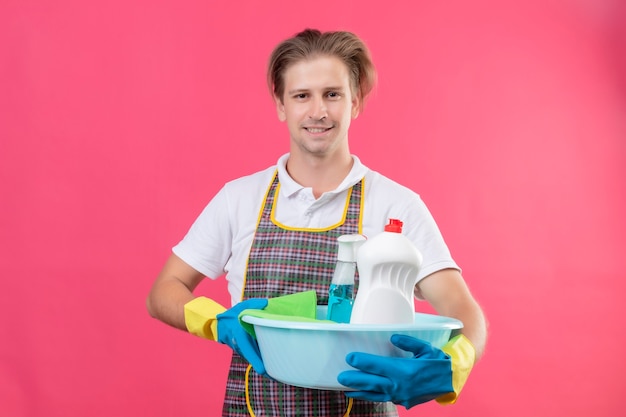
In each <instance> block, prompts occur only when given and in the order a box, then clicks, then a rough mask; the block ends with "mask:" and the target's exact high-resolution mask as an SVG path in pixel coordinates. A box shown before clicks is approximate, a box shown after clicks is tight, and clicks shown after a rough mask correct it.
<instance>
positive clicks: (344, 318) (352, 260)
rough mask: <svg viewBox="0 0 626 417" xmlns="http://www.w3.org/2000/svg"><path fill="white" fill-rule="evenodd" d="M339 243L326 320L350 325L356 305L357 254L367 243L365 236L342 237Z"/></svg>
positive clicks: (338, 240) (338, 239) (329, 291)
mask: <svg viewBox="0 0 626 417" xmlns="http://www.w3.org/2000/svg"><path fill="white" fill-rule="evenodd" d="M337 242H338V249H337V264H336V265H335V271H334V273H333V278H332V282H331V284H330V288H329V289H328V310H327V313H326V318H327V319H328V320H332V321H336V322H337V323H350V315H351V314H352V305H353V303H354V284H355V282H354V278H355V275H356V254H357V251H358V249H359V246H361V244H362V243H363V242H365V236H363V235H359V234H354V235H342V236H339V237H338V238H337Z"/></svg>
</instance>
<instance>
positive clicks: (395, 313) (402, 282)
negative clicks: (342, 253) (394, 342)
mask: <svg viewBox="0 0 626 417" xmlns="http://www.w3.org/2000/svg"><path fill="white" fill-rule="evenodd" d="M421 264H422V255H421V253H420V252H419V251H418V250H417V248H416V247H415V245H414V244H413V243H412V242H411V241H410V240H409V239H408V238H407V237H406V236H404V235H403V234H402V221H400V220H397V219H389V224H387V225H386V226H385V231H384V232H382V233H380V234H378V235H376V236H374V237H372V238H370V239H368V240H367V241H366V242H365V243H363V245H361V247H360V248H359V250H358V253H357V268H358V270H359V286H358V291H357V294H356V297H355V299H354V305H353V307H352V315H351V318H350V323H355V324H356V323H359V324H405V323H406V324H412V323H413V322H414V320H415V303H414V298H413V288H414V287H415V284H416V282H417V274H418V272H419V269H420V266H421Z"/></svg>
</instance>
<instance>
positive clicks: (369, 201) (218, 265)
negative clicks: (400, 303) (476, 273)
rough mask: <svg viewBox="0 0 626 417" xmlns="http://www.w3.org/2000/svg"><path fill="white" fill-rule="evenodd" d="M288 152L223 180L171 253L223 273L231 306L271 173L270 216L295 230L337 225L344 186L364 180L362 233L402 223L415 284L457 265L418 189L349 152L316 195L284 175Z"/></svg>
mask: <svg viewBox="0 0 626 417" xmlns="http://www.w3.org/2000/svg"><path fill="white" fill-rule="evenodd" d="M288 158H289V154H285V155H283V156H281V157H280V158H279V160H278V163H277V165H276V166H272V167H269V168H267V169H265V170H263V171H259V172H257V173H254V174H252V175H248V176H244V177H241V178H238V179H236V180H233V181H230V182H228V183H226V184H225V185H224V187H223V188H222V189H221V190H220V191H219V192H218V193H217V194H216V195H215V197H214V198H213V199H212V200H211V201H210V202H209V204H208V205H207V206H206V207H205V208H204V210H203V211H202V213H201V214H200V216H198V218H197V219H196V221H195V222H194V223H193V225H192V226H191V228H190V229H189V231H188V232H187V234H186V236H185V237H184V238H183V240H182V241H181V242H180V243H178V244H177V245H176V246H175V247H174V248H173V252H174V254H176V255H177V256H178V257H179V258H181V259H182V260H183V261H185V262H186V263H187V264H189V265H190V266H191V267H193V268H194V269H196V270H197V271H199V272H201V273H202V274H204V275H206V276H207V277H208V278H211V279H216V278H218V277H220V276H222V275H224V274H225V276H226V279H227V281H228V291H229V294H230V296H231V302H232V304H233V305H234V304H236V303H237V302H239V301H240V300H241V295H242V293H243V288H242V287H243V282H244V276H245V267H246V261H247V259H248V254H249V252H250V247H251V246H252V240H253V238H254V232H255V230H256V226H257V222H258V218H259V213H260V210H261V208H262V206H263V203H264V197H265V194H266V192H267V189H268V187H269V185H270V182H271V180H272V177H273V174H274V172H276V170H278V179H279V181H280V191H279V193H278V200H277V202H276V213H275V215H276V220H277V221H278V222H280V223H281V224H284V225H286V226H290V227H295V228H313V229H319V228H325V227H329V226H331V225H334V224H337V223H338V222H339V221H340V220H341V218H342V216H343V212H344V208H345V204H346V198H347V193H348V189H349V188H350V187H352V186H353V185H354V184H356V183H357V182H359V181H360V180H361V179H362V178H364V184H363V193H362V198H363V199H364V202H363V203H364V206H363V218H362V224H363V234H364V235H365V236H368V237H372V236H374V235H376V234H378V233H380V232H382V231H383V229H384V227H385V225H386V224H387V223H388V222H389V219H390V218H394V219H399V220H401V221H402V222H403V223H404V226H403V229H402V233H403V235H405V236H406V237H407V238H409V239H410V240H411V241H412V242H413V243H414V244H415V246H416V247H417V249H418V250H419V251H420V252H421V254H422V256H423V261H422V266H421V268H420V272H419V276H418V282H419V280H421V279H422V278H424V277H426V276H428V275H430V274H432V273H433V272H436V271H439V270H441V269H446V268H455V269H460V268H459V267H458V266H457V264H456V263H455V262H454V260H453V259H452V257H451V256H450V251H449V250H448V247H447V246H446V244H445V242H444V240H443V237H442V236H441V233H440V232H439V228H438V227H437V224H436V223H435V221H434V219H433V217H432V215H431V214H430V212H429V211H428V209H427V207H426V205H425V204H424V202H423V201H422V200H421V198H420V197H419V195H418V194H416V193H415V192H413V191H412V190H410V189H408V188H406V187H404V186H402V185H400V184H398V183H396V182H395V181H392V180H390V179H389V178H387V177H385V176H383V175H381V174H379V173H378V172H375V171H372V170H370V169H369V168H367V167H366V166H364V165H363V164H362V163H361V161H360V160H359V158H357V157H356V156H354V155H353V159H354V164H353V166H352V170H351V171H350V173H349V174H348V176H347V177H346V178H345V180H344V181H343V182H342V183H341V184H340V185H339V186H338V187H337V189H335V190H334V191H330V192H327V193H324V194H322V195H321V196H320V197H319V198H318V199H315V197H314V196H313V191H312V189H311V188H307V187H302V186H301V185H300V184H298V183H296V182H295V181H294V180H293V179H292V178H291V177H290V176H289V174H288V173H287V170H286V163H287V159H288Z"/></svg>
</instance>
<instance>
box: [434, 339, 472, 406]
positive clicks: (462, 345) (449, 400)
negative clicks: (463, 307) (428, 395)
mask: <svg viewBox="0 0 626 417" xmlns="http://www.w3.org/2000/svg"><path fill="white" fill-rule="evenodd" d="M441 350H443V351H444V352H445V353H446V354H447V355H448V356H450V359H451V362H452V388H453V389H454V392H450V393H447V394H444V395H442V396H440V397H438V398H437V399H436V401H437V402H438V403H439V404H442V405H447V404H454V403H455V402H456V399H457V398H458V396H459V393H460V392H461V390H462V389H463V386H464V385H465V381H467V378H468V377H469V374H470V371H471V370H472V367H473V366H474V362H475V360H476V350H475V349H474V345H472V342H470V341H469V339H468V338H467V337H465V336H463V335H462V334H460V335H458V336H455V337H453V338H452V339H450V341H448V343H446V344H445V346H444V347H442V348H441Z"/></svg>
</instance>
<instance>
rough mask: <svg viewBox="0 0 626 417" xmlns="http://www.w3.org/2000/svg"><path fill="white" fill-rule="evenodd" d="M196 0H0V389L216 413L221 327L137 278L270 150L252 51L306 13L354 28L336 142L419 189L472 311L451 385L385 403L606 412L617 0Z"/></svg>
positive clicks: (615, 324) (617, 255)
mask: <svg viewBox="0 0 626 417" xmlns="http://www.w3.org/2000/svg"><path fill="white" fill-rule="evenodd" d="M142 3H143V4H142ZM210 3H211V2H206V1H176V2H175V1H167V0H162V1H150V2H148V1H145V2H126V1H120V0H112V1H109V2H84V1H79V0H57V1H34V0H30V1H28V0H8V1H6V0H5V1H3V2H2V4H1V5H0V195H1V196H2V200H1V202H0V271H1V272H2V276H3V278H2V285H1V290H0V309H1V310H0V414H1V415H6V416H15V417H30V416H48V417H55V416H63V417H70V416H81V417H82V416H110V415H116V416H131V415H132V416H135V415H145V416H155V417H161V416H163V417H164V416H200V415H203V416H215V415H218V414H219V411H220V409H221V405H220V404H221V401H222V395H223V394H222V392H223V385H224V380H225V371H226V367H227V363H226V358H227V356H228V353H229V351H228V349H227V348H226V347H224V346H219V345H215V344H211V343H209V342H206V341H203V340H200V339H197V338H194V337H191V336H189V335H187V334H185V333H183V332H179V331H176V330H173V329H171V328H168V327H166V326H164V325H162V324H160V323H158V322H156V321H154V320H152V319H150V318H149V317H148V314H147V313H146V310H145V307H144V299H145V296H146V294H147V292H148V289H149V287H150V285H151V282H152V280H153V279H154V277H155V275H156V274H157V272H158V270H159V269H160V267H161V265H162V263H163V261H164V260H165V258H166V256H167V255H168V253H169V250H170V248H171V246H172V245H173V244H175V243H176V242H177V241H178V240H179V239H180V238H181V237H182V235H183V234H184V233H185V232H186V230H187V228H188V226H189V225H190V223H191V221H192V220H193V219H194V218H195V216H196V215H197V214H198V213H199V211H200V210H201V209H202V207H203V206H204V204H205V203H206V202H207V201H208V199H209V198H210V197H211V196H212V195H213V193H215V192H216V191H217V189H218V188H219V187H220V186H221V185H222V184H223V183H224V181H226V180H229V179H232V178H234V177H236V176H239V175H242V174H245V173H249V172H252V171H254V170H257V169H260V168H264V167H266V166H268V165H270V164H273V163H274V162H275V160H276V158H277V157H278V156H279V155H280V154H281V153H282V152H284V151H285V150H286V149H287V137H286V136H285V135H286V131H285V128H284V126H282V125H281V124H280V123H279V122H278V121H277V119H276V116H275V113H274V109H273V107H272V104H271V101H270V98H269V96H268V95H267V92H266V90H265V85H264V66H265V60H266V57H267V55H268V54H269V52H270V50H271V48H272V47H273V45H274V44H275V43H276V42H278V41H279V40H281V39H282V38H284V37H286V36H288V35H291V34H293V33H295V32H296V31H298V30H300V29H302V28H304V27H306V26H311V27H318V28H321V29H348V30H352V31H355V32H356V33H358V34H360V35H361V36H362V37H363V38H364V39H365V40H366V41H367V42H368V43H369V45H370V46H371V49H372V52H373V55H374V59H375V61H376V62H377V64H378V68H379V73H380V74H379V76H380V83H379V88H378V90H377V91H376V93H375V94H374V96H373V97H372V99H371V101H370V102H369V104H368V107H367V108H366V109H365V113H364V114H363V115H362V116H361V117H360V118H359V119H358V120H357V121H356V122H355V124H354V125H353V130H352V132H351V141H352V150H353V151H354V152H355V153H357V154H359V155H360V157H361V158H362V160H363V161H364V162H365V163H366V164H368V165H369V166H370V167H372V168H374V169H377V170H380V171H382V172H384V173H385V174H387V175H388V176H390V177H392V178H394V179H396V180H398V181H400V182H402V183H405V184H406V185H408V186H410V187H412V188H414V189H415V190H416V191H418V192H419V193H420V194H421V195H422V197H423V198H424V200H425V201H426V203H427V204H428V205H429V206H430V208H431V210H432V212H433V213H434V215H435V217H436V219H437V220H438V222H439V224H440V227H441V229H442V230H443V232H444V235H445V236H446V238H447V241H448V244H449V246H450V247H451V249H452V251H453V254H454V255H455V257H456V259H457V261H458V262H459V263H460V264H461V265H462V266H463V268H464V275H465V277H466V279H467V281H468V282H469V284H470V286H471V288H472V290H473V292H474V294H475V296H476V297H477V298H478V300H479V301H480V302H481V303H482V305H483V306H484V309H485V311H486V313H487V315H488V317H489V321H490V325H491V328H490V329H491V336H490V343H489V346H488V350H487V353H486V355H485V357H484V359H483V360H482V361H481V363H480V364H479V365H478V366H477V368H476V369H475V371H474V373H473V375H472V377H471V378H470V382H469V384H468V386H467V388H466V390H465V392H464V394H463V396H462V399H461V400H460V402H459V403H458V404H457V405H455V406H452V407H445V408H444V407H441V406H439V405H437V404H426V405H423V406H420V407H418V408H416V409H414V410H411V411H410V412H403V413H402V415H403V416H408V415H420V416H429V415H432V416H452V415H468V416H503V415H506V416H509V417H516V416H520V417H521V416H524V417H525V416H528V415H533V416H536V417H540V416H553V415H567V416H570V417H576V416H581V417H582V416H588V415H594V416H613V415H617V414H619V413H620V411H618V410H621V400H622V397H623V394H624V393H625V392H626V384H625V383H624V374H625V373H626V361H625V360H624V355H623V352H624V347H623V344H624V341H625V337H624V334H623V333H622V332H621V329H623V327H624V325H623V323H622V318H623V317H624V315H625V313H626V307H625V303H624V301H623V297H624V294H625V293H626V285H625V284H624V281H625V280H624V272H623V271H624V267H623V265H622V263H623V260H624V252H625V250H626V239H625V237H624V235H625V232H626V220H625V216H624V214H623V213H624V212H626V194H625V190H626V181H625V178H626V175H625V170H624V163H625V162H626V145H625V143H626V140H625V138H626V129H625V116H626V111H625V109H626V75H625V74H626V53H625V50H626V41H625V37H626V30H625V29H624V27H626V13H625V11H626V9H625V7H624V6H620V5H619V4H618V3H622V4H623V2H619V1H618V0H615V1H609V0H605V1H598V0H595V1H594V0H584V1H583V0H578V1H568V2H565V1H556V0H555V1H548V2H546V1H543V0H534V1H531V0H526V1H517V2H514V3H513V2H501V1H492V2H489V1H486V0H478V1H474V2H466V1H462V0H450V1H446V2H432V1H405V2H393V3H386V2H383V3H381V5H374V4H373V3H370V4H368V3H367V2H366V3H364V2H356V1H355V2H352V1H349V2H348V1H346V2H335V1H319V2H315V3H314V4H301V3H299V2H281V1H274V0H272V1H265V2H252V1H245V2H231V3H228V2H219V3H220V5H212V4H210ZM337 3H340V4H339V5H338V4H337ZM503 3H506V5H505V4H503ZM228 4H232V5H228ZM240 4H244V5H243V6H241V5H240ZM261 4H263V5H262V6H261ZM392 4H393V6H392ZM398 4H399V5H398ZM544 4H550V6H547V5H544ZM539 5H542V6H539ZM223 287H224V285H223V282H217V283H209V282H207V283H206V284H203V286H202V287H201V291H202V292H204V293H209V292H212V293H213V294H214V293H215V292H217V293H218V296H217V297H216V298H218V299H220V300H222V301H223V302H226V300H227V297H226V293H225V290H224V288H223ZM419 308H420V309H425V310H426V311H427V310H428V309H427V307H426V306H424V305H420V306H419Z"/></svg>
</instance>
